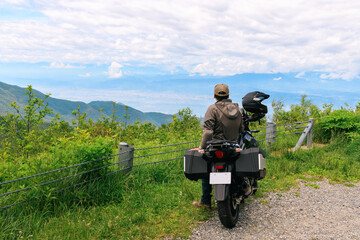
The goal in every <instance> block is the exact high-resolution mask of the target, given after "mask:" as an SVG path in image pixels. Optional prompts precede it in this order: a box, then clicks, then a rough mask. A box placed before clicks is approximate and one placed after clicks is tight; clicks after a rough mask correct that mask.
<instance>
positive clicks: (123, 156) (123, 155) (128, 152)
mask: <svg viewBox="0 0 360 240" xmlns="http://www.w3.org/2000/svg"><path fill="white" fill-rule="evenodd" d="M133 160H134V147H133V146H130V145H129V144H127V143H124V142H121V143H120V144H119V158H118V161H119V165H118V170H121V169H126V170H124V172H130V171H131V169H132V167H133Z"/></svg>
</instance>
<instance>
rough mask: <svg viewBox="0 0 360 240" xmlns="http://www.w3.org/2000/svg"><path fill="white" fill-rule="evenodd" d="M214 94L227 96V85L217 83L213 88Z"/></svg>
mask: <svg viewBox="0 0 360 240" xmlns="http://www.w3.org/2000/svg"><path fill="white" fill-rule="evenodd" d="M214 94H215V95H216V96H220V97H224V96H229V87H228V85H226V84H223V83H221V84H217V85H216V86H215V88H214Z"/></svg>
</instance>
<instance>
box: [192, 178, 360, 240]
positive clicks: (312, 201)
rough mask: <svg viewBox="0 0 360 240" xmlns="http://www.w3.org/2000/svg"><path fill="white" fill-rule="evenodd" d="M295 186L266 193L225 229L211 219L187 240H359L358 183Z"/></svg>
mask: <svg viewBox="0 0 360 240" xmlns="http://www.w3.org/2000/svg"><path fill="white" fill-rule="evenodd" d="M311 184H316V185H317V186H318V187H319V188H318V189H317V188H314V187H316V185H312V186H310V184H309V182H302V181H300V182H299V188H298V189H291V190H290V191H288V192H277V193H269V194H268V197H265V198H262V199H253V201H248V202H247V203H246V204H245V205H244V206H242V207H241V211H240V218H239V222H238V223H237V225H236V226H235V227H234V228H233V229H227V228H225V227H223V226H222V224H221V223H220V221H219V218H218V215H217V210H213V212H214V217H213V218H212V219H210V220H208V221H206V222H204V223H201V224H200V226H199V227H198V228H196V229H194V232H193V235H192V236H191V237H190V239H248V240H251V239H256V240H259V239H266V240H267V239H301V240H302V239H317V240H323V239H324V240H328V239H354V240H360V183H357V184H354V185H355V186H354V187H347V186H344V185H342V184H334V185H333V184H329V182H328V181H327V180H324V181H319V182H311Z"/></svg>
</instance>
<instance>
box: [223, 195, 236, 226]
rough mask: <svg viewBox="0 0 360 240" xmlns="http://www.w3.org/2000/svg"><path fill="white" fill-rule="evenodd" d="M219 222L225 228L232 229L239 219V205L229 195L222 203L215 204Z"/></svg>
mask: <svg viewBox="0 0 360 240" xmlns="http://www.w3.org/2000/svg"><path fill="white" fill-rule="evenodd" d="M217 205H218V212H219V218H220V222H221V223H222V224H223V225H224V226H225V227H227V228H233V227H234V226H235V225H236V223H237V221H238V219H239V211H240V210H239V204H237V203H236V200H235V199H234V198H233V194H231V193H229V195H228V196H227V198H226V199H225V200H224V201H219V202H217Z"/></svg>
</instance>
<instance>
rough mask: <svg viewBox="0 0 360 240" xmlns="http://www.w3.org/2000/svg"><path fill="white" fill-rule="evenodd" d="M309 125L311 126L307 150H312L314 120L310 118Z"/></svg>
mask: <svg viewBox="0 0 360 240" xmlns="http://www.w3.org/2000/svg"><path fill="white" fill-rule="evenodd" d="M309 122H310V123H309V124H310V130H309V133H308V135H307V148H311V145H312V136H313V130H314V119H313V118H310V119H309Z"/></svg>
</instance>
